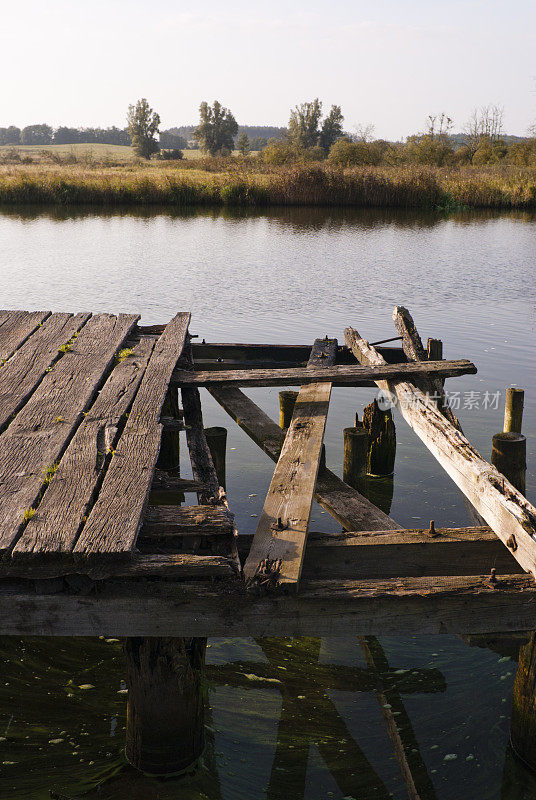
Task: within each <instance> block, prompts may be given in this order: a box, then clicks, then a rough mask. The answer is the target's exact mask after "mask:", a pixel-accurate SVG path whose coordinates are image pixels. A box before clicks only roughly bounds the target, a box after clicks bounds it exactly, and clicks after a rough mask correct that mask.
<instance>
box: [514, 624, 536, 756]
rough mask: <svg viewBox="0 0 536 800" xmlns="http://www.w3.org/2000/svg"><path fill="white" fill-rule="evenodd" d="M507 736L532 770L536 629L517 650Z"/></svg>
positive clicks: (535, 728) (535, 732)
mask: <svg viewBox="0 0 536 800" xmlns="http://www.w3.org/2000/svg"><path fill="white" fill-rule="evenodd" d="M510 740H511V742H512V748H513V750H514V752H515V754H516V755H517V756H518V757H519V758H521V759H522V761H524V762H525V764H527V766H529V767H530V768H531V769H533V770H536V633H532V634H531V637H530V640H529V642H528V644H526V645H525V646H524V647H522V648H521V649H520V651H519V664H518V667H517V672H516V679H515V683H514V695H513V699H512V716H511V719H510Z"/></svg>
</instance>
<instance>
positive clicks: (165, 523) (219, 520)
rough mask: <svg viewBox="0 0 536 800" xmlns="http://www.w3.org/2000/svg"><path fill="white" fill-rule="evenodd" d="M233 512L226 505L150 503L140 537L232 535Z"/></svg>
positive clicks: (164, 537)
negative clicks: (153, 504) (158, 504)
mask: <svg viewBox="0 0 536 800" xmlns="http://www.w3.org/2000/svg"><path fill="white" fill-rule="evenodd" d="M233 530H234V522H233V515H232V514H230V513H229V511H227V509H226V508H225V507H224V506H203V505H201V506H176V505H170V506H165V505H161V506H149V507H148V509H147V512H146V514H145V518H144V521H143V525H142V528H141V530H140V534H139V535H140V538H142V539H149V538H150V539H163V540H165V539H169V538H170V537H174V536H203V535H204V536H207V535H210V536H231V535H232V533H233Z"/></svg>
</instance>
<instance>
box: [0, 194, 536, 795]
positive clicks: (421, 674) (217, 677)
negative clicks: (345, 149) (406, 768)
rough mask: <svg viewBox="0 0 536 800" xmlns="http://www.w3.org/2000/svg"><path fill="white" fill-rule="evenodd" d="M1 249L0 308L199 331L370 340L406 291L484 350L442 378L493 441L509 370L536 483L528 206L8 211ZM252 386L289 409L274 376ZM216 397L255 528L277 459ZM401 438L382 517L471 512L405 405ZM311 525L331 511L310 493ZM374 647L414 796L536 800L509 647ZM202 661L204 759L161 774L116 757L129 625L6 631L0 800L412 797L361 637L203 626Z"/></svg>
mask: <svg viewBox="0 0 536 800" xmlns="http://www.w3.org/2000/svg"><path fill="white" fill-rule="evenodd" d="M0 252H1V258H0V273H1V277H2V302H1V305H2V307H4V308H28V309H40V308H51V309H53V310H86V309H89V310H93V311H134V312H138V313H140V314H141V315H142V322H143V323H146V324H150V323H156V322H165V321H167V320H168V319H169V318H170V317H171V316H172V315H173V314H174V313H176V312H177V311H180V310H187V309H191V310H192V312H193V319H192V325H191V330H192V331H193V332H196V333H198V334H200V336H201V337H205V338H206V339H207V341H210V340H212V341H250V342H263V341H264V342H288V343H306V342H312V340H313V339H314V338H316V337H318V336H324V335H325V334H328V335H329V336H336V337H338V338H339V340H340V341H341V342H342V340H343V336H342V332H343V329H344V328H345V327H346V326H348V325H352V326H354V327H355V328H357V329H358V330H359V331H360V332H361V333H362V334H363V335H364V336H366V337H367V338H369V339H370V340H371V341H373V340H375V339H382V338H386V337H388V336H391V335H394V328H393V325H392V321H391V314H392V310H393V307H394V305H396V304H402V305H406V306H407V307H408V308H409V309H410V310H411V312H412V313H413V316H414V319H415V321H416V324H417V327H418V329H419V331H420V333H421V336H422V337H423V339H424V338H426V337H427V336H432V337H435V338H441V339H443V342H444V354H445V357H447V358H462V357H466V358H470V359H471V360H472V361H474V362H475V364H476V365H477V367H478V374H477V375H471V376H465V377H463V378H458V379H450V380H449V382H448V384H447V385H448V388H450V389H451V390H452V391H458V392H460V395H459V398H460V409H459V411H457V412H456V413H457V414H458V416H459V417H460V419H461V422H462V424H463V427H464V431H465V432H466V434H467V435H468V437H469V438H470V439H471V441H472V442H473V443H474V444H475V445H476V446H477V447H478V448H479V449H480V450H481V452H482V453H483V455H484V456H486V457H488V456H489V451H490V441H491V436H492V434H493V433H495V432H497V431H498V430H500V429H501V427H502V409H503V403H504V389H505V387H507V386H510V385H518V386H521V387H523V388H525V389H526V398H525V418H524V432H525V433H526V435H527V439H528V442H527V444H528V448H527V449H528V463H529V473H528V476H527V477H528V481H527V482H528V488H527V494H528V496H529V498H530V499H531V500H533V501H534V500H535V499H536V474H535V471H534V466H535V464H536V453H535V449H536V439H535V436H534V430H535V425H534V422H535V418H536V381H535V373H536V359H535V357H534V352H535V345H536V330H535V327H536V326H535V321H536V316H535V297H536V278H535V261H536V259H535V256H536V224H535V219H534V217H531V216H527V215H516V216H488V215H476V214H467V215H460V216H456V217H449V218H441V217H437V216H433V217H432V216H430V217H428V216H416V215H414V214H411V215H410V214H393V213H385V212H345V213H331V212H324V211H316V210H315V211H311V210H303V209H299V210H284V211H276V212H273V213H268V214H263V215H259V216H252V215H240V214H238V215H227V214H221V213H214V214H213V213H203V214H195V215H194V214H192V215H186V216H169V215H165V214H146V215H130V214H125V215H120V214H113V215H93V214H89V213H88V214H79V215H75V216H67V215H61V214H55V213H35V214H33V213H24V214H23V215H21V214H20V213H18V212H13V213H8V212H6V213H4V214H2V215H0ZM497 392H500V398H499V401H498V404H497V407H495V403H496V400H495V399H494V398H495V397H496V393H497ZM486 393H488V395H487V396H486ZM205 395H206V393H205ZM251 396H252V397H253V398H254V399H255V401H256V402H258V403H259V405H261V406H262V407H263V408H264V409H265V410H266V411H267V412H269V413H270V414H271V415H272V416H274V417H277V390H276V389H258V390H252V391H251ZM372 396H373V390H370V389H362V390H356V389H352V390H350V389H348V390H345V389H336V390H334V393H333V395H332V402H331V408H330V415H329V419H328V425H327V432H326V439H325V441H326V448H327V461H328V465H329V466H330V467H331V468H332V469H333V470H334V471H335V472H338V473H339V474H340V471H341V457H342V436H341V430H342V428H343V427H345V426H348V425H350V424H352V422H353V418H354V415H355V412H356V411H361V409H362V407H363V405H365V404H367V403H369V402H370V400H371V399H372ZM486 397H487V400H486V399H485V398H486ZM203 402H204V410H205V421H206V423H207V424H224V425H226V426H227V427H228V429H229V439H228V494H229V499H230V503H231V506H232V508H233V510H234V512H235V513H236V515H237V520H238V525H239V529H240V530H241V531H242V532H250V531H252V530H254V528H255V523H256V518H255V515H257V514H259V513H260V510H261V508H262V503H263V498H264V495H265V493H266V490H267V488H268V485H269V482H270V477H271V474H272V471H273V464H272V462H271V461H269V460H268V459H267V457H266V456H265V455H264V454H263V453H262V452H261V451H260V450H259V449H258V448H257V447H256V446H255V445H253V444H252V443H251V442H250V441H249V440H248V439H247V437H246V436H245V434H243V433H242V432H241V431H240V430H239V429H238V428H237V427H236V426H233V424H232V423H231V422H230V421H229V419H228V417H227V416H226V415H225V414H224V412H222V411H221V410H220V409H219V407H218V406H217V405H216V404H215V403H214V402H213V401H212V399H211V398H210V397H209V396H208V395H206V396H205V397H204V398H203ZM490 402H491V406H490ZM486 406H487V407H486ZM397 437H398V452H397V463H396V472H395V477H394V495H393V502H392V507H391V515H392V516H393V517H394V518H395V519H397V520H398V521H399V522H400V523H401V524H402V525H405V526H409V527H417V526H424V525H427V524H428V521H429V520H430V518H433V519H435V521H436V524H439V525H449V524H452V525H463V524H466V523H467V515H466V510H465V506H464V505H463V502H462V501H461V499H460V495H459V494H458V492H457V490H456V489H455V487H454V486H453V484H452V483H451V482H450V481H449V479H448V478H447V477H446V476H445V475H444V474H443V473H442V472H441V470H440V468H439V467H438V465H437V462H435V460H434V459H433V458H432V457H431V456H430V455H429V454H428V452H427V450H426V449H425V448H424V446H422V445H421V444H420V442H419V440H418V439H417V438H416V437H415V436H414V434H413V433H412V432H411V431H410V430H409V429H408V428H407V426H406V425H405V423H403V422H402V421H401V420H399V419H397ZM184 449H185V448H183V456H184ZM183 472H184V474H185V475H188V474H190V473H189V465H188V464H187V463H186V459H185V458H183ZM313 526H314V528H315V529H317V530H326V531H330V530H337V526H336V524H335V523H334V522H333V521H332V520H331V519H330V518H329V516H328V515H327V514H325V513H324V512H323V511H322V510H321V509H320V508H319V507H318V506H315V507H314V509H313ZM487 566H488V565H484V568H487ZM490 566H491V565H490ZM380 645H381V647H382V648H383V650H384V652H385V656H386V658H387V660H388V663H389V670H390V671H389V674H388V677H389V680H390V681H391V684H392V689H391V695H390V696H389V702H390V704H391V705H392V707H393V710H395V709H396V713H397V721H398V722H399V724H400V727H401V729H402V730H404V731H405V736H406V737H410V738H411V737H413V740H412V741H413V742H414V748H413V749H414V750H415V751H416V752H415V758H416V759H417V760H418V762H419V763H420V764H421V768H422V769H424V770H425V772H427V774H428V777H427V778H423V780H424V781H425V783H426V786H424V788H423V789H422V791H421V794H422V797H423V798H424V797H427V798H428V797H429V798H434V797H437V798H441V800H447V799H448V798H449V799H450V798H452V799H453V800H454V798H456V800H458V798H486V799H487V798H489V799H490V800H491V799H492V798H508V800H514V799H515V800H521V798H527V799H528V798H536V788H535V784H534V782H533V780H532V778H531V776H529V775H528V774H526V773H525V772H523V771H522V770H521V769H520V768H519V767H518V766H517V765H516V763H515V762H514V761H513V760H512V757H511V754H510V752H509V749H508V747H507V743H508V729H509V713H510V706H511V692H512V685H513V680H514V676H515V670H516V663H515V661H514V660H512V658H511V656H512V655H515V648H513V649H509V650H508V651H507V652H502V651H501V653H497V652H494V651H492V650H491V649H483V648H478V647H470V646H469V645H468V644H467V643H466V642H465V641H463V640H462V639H461V638H458V637H451V636H444V637H419V636H415V637H408V638H404V639H402V638H382V639H381V640H380ZM208 661H209V674H208V679H209V696H210V704H211V713H210V720H209V736H210V742H209V747H208V748H207V754H206V759H205V765H204V767H203V768H202V769H201V770H200V771H199V772H198V773H197V775H195V776H194V777H192V778H187V779H183V780H181V781H180V782H178V781H176V780H174V781H165V782H156V781H152V780H150V779H147V778H143V777H140V776H137V775H136V774H135V773H134V772H133V771H132V770H130V769H129V768H128V767H125V764H124V758H123V754H122V747H123V738H124V724H125V693H124V689H125V687H124V664H123V660H122V655H121V645H120V643H119V642H117V641H116V640H104V639H100V640H96V639H87V640H86V639H81V640H76V641H74V640H70V639H62V640H53V641H52V640H45V639H32V640H28V639H27V640H14V639H10V638H3V639H2V640H0V663H1V664H2V672H1V679H0V800H4V798H9V799H11V798H13V799H14V800H15V798H17V800H18V798H30V799H31V800H34V799H35V800H37V798H39V800H41V798H43V800H44V798H48V797H49V796H50V794H49V791H50V790H52V791H53V792H56V793H59V794H60V795H63V796H67V797H75V796H76V797H78V796H87V797H91V798H92V797H95V798H108V797H110V798H123V797H125V798H127V797H128V798H138V797H139V798H181V800H182V798H188V799H189V798H192V800H202V798H210V800H212V798H218V799H219V798H222V799H223V800H235V798H237V799H238V800H242V798H244V800H246V799H247V800H264V798H266V799H267V800H279V799H280V798H281V800H282V798H305V800H321V799H322V800H323V798H332V797H333V798H336V799H337V798H338V799H339V800H340V799H341V798H351V797H353V798H355V800H358V798H359V799H361V798H388V797H393V798H397V799H398V798H400V799H402V798H406V797H407V790H406V788H405V786H404V783H403V781H402V778H401V776H400V772H399V770H398V767H397V764H396V761H395V759H394V755H393V751H392V748H391V745H390V742H389V739H388V737H387V733H386V729H385V724H384V721H383V719H382V715H381V709H380V705H379V703H378V698H377V696H376V695H375V693H374V690H373V679H372V678H371V676H370V674H369V673H368V672H367V669H366V663H365V659H364V656H363V652H362V649H361V647H360V644H359V642H358V641H357V640H353V639H352V640H348V641H344V640H341V639H334V640H329V639H323V640H315V639H306V640H295V641H291V640H276V639H271V640H258V641H252V640H246V639H233V640H211V642H210V646H209V649H208ZM87 685H89V686H91V687H92V688H89V689H88V688H85V689H81V688H80V686H87ZM446 756H447V758H445V757H446ZM454 756H455V758H454ZM99 786H100V789H98V788H97V787H99Z"/></svg>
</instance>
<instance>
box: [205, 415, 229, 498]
mask: <svg viewBox="0 0 536 800" xmlns="http://www.w3.org/2000/svg"><path fill="white" fill-rule="evenodd" d="M205 436H206V439H207V444H208V449H209V450H210V455H211V456H212V462H213V464H214V469H215V470H216V475H217V477H218V481H219V484H220V486H223V488H224V489H225V459H226V450H227V428H222V427H220V426H219V425H215V426H214V427H212V428H205Z"/></svg>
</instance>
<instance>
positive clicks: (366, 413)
mask: <svg viewBox="0 0 536 800" xmlns="http://www.w3.org/2000/svg"><path fill="white" fill-rule="evenodd" d="M363 427H364V428H365V430H366V431H367V432H368V436H369V451H368V458H367V473H368V474H369V475H392V473H393V471H394V468H395V455H396V429H395V423H394V422H393V415H392V413H391V409H385V410H382V409H380V408H379V406H378V403H377V401H376V399H374V400H373V402H372V403H371V404H370V405H368V406H366V407H365V408H364V409H363Z"/></svg>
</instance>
